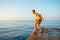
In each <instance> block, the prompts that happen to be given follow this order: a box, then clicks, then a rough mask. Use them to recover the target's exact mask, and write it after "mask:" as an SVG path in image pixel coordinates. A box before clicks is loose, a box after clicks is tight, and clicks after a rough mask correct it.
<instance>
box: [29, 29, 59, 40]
mask: <svg viewBox="0 0 60 40" xmlns="http://www.w3.org/2000/svg"><path fill="white" fill-rule="evenodd" d="M59 30H60V29H45V28H43V29H42V32H41V33H40V32H39V30H38V29H37V30H36V31H35V32H33V33H32V34H31V35H30V36H29V38H28V40H60V31H59Z"/></svg>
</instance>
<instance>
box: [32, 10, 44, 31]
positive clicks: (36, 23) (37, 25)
mask: <svg viewBox="0 0 60 40" xmlns="http://www.w3.org/2000/svg"><path fill="white" fill-rule="evenodd" d="M32 13H33V15H34V16H35V17H36V20H35V23H34V32H35V31H36V28H37V27H38V29H39V30H40V32H42V30H41V27H40V26H39V25H40V24H41V22H42V20H44V19H43V17H42V15H41V14H39V13H37V12H36V11H35V10H32Z"/></svg>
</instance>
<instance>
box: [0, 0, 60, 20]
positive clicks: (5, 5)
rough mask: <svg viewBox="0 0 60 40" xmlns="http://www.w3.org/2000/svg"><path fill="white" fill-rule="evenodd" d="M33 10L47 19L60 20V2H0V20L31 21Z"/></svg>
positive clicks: (8, 0) (50, 0) (24, 0)
mask: <svg viewBox="0 0 60 40" xmlns="http://www.w3.org/2000/svg"><path fill="white" fill-rule="evenodd" d="M33 9H35V10H36V11H37V12H39V13H41V14H42V15H43V16H44V18H45V19H60V0H0V20H11V19H13V20H16V19H17V20H22V19H23V20H31V19H33V18H34V16H33V14H32V12H31V11H32V10H33Z"/></svg>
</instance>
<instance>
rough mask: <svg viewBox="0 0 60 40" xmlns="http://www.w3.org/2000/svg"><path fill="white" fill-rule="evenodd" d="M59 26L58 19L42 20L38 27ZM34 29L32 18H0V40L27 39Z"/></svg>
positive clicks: (59, 21)
mask: <svg viewBox="0 0 60 40" xmlns="http://www.w3.org/2000/svg"><path fill="white" fill-rule="evenodd" d="M42 26H44V28H60V20H45V21H42V23H41V24H40V27H42ZM33 30H34V20H1V21H0V40H28V37H29V36H30V35H31V33H32V32H33Z"/></svg>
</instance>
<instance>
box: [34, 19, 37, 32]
mask: <svg viewBox="0 0 60 40" xmlns="http://www.w3.org/2000/svg"><path fill="white" fill-rule="evenodd" d="M37 21H38V20H37V19H36V20H35V23H34V31H36V29H37Z"/></svg>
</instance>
